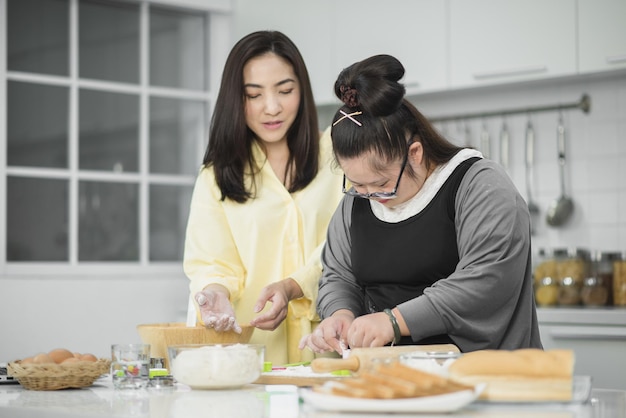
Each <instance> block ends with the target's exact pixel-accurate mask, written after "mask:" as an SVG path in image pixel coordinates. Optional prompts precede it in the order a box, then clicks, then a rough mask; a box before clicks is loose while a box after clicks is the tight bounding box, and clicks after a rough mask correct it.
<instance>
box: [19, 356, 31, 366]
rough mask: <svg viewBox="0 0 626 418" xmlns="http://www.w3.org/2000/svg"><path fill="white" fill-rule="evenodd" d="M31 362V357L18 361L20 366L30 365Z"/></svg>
mask: <svg viewBox="0 0 626 418" xmlns="http://www.w3.org/2000/svg"><path fill="white" fill-rule="evenodd" d="M32 362H33V358H32V357H26V358H24V359H22V360H20V363H21V364H32Z"/></svg>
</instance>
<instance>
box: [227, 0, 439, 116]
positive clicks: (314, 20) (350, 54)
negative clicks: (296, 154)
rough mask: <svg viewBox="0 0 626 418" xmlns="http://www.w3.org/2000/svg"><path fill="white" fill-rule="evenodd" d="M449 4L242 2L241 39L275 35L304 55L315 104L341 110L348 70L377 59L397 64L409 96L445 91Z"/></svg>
mask: <svg viewBox="0 0 626 418" xmlns="http://www.w3.org/2000/svg"><path fill="white" fill-rule="evenodd" d="M446 7H447V3H446V2H445V1H441V0H390V1H387V2H380V1H379V0H361V1H359V2H358V4H357V3H346V2H333V1H331V0H316V1H309V2H307V1H302V0H272V1H271V2H267V1H258V0H239V1H237V2H236V5H235V25H234V26H235V36H236V38H237V39H239V38H241V37H242V36H244V35H246V34H247V33H249V32H252V31H254V30H260V29H276V30H280V31H282V32H284V33H285V34H286V35H287V36H289V37H290V38H291V39H292V40H293V41H294V43H295V44H296V45H297V46H298V48H299V49H300V52H301V53H302V55H303V57H304V60H305V62H306V64H307V68H308V70H309V75H310V77H311V82H312V84H313V90H314V93H315V101H316V102H317V103H318V104H320V105H324V104H331V103H334V104H337V103H339V101H338V99H337V98H336V96H335V95H334V92H333V87H334V83H335V80H336V79H337V76H338V75H339V73H340V71H341V70H342V69H344V68H345V67H347V66H349V65H351V64H353V63H355V62H357V61H360V60H362V59H364V58H367V57H369V56H372V55H376V54H389V55H393V56H395V57H396V58H398V59H399V60H400V61H401V62H402V64H403V65H404V67H405V71H406V73H405V77H404V79H403V80H402V81H403V82H404V83H405V85H406V87H407V91H408V92H409V93H410V94H414V93H421V92H425V91H433V90H443V89H445V87H446V84H447V68H448V65H447V32H448V30H447V17H446Z"/></svg>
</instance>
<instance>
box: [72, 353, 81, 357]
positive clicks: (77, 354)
mask: <svg viewBox="0 0 626 418" xmlns="http://www.w3.org/2000/svg"><path fill="white" fill-rule="evenodd" d="M73 354H74V357H76V358H80V356H82V354H81V353H79V352H74V353H73Z"/></svg>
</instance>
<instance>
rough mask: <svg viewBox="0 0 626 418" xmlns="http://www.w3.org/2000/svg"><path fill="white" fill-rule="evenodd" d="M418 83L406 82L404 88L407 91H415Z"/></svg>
mask: <svg viewBox="0 0 626 418" xmlns="http://www.w3.org/2000/svg"><path fill="white" fill-rule="evenodd" d="M419 86H420V83H419V82H417V81H407V82H406V83H404V87H405V88H406V89H407V90H409V89H416V88H419Z"/></svg>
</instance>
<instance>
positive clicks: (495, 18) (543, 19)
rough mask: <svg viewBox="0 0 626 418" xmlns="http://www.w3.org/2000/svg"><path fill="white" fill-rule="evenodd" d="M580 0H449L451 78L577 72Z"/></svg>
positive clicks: (462, 82) (466, 80) (459, 82)
mask: <svg viewBox="0 0 626 418" xmlns="http://www.w3.org/2000/svg"><path fill="white" fill-rule="evenodd" d="M575 2H576V0H551V1H544V0H507V1H501V0H450V84H451V86H452V87H455V88H456V87H464V86H472V85H477V84H478V85H481V84H494V83H506V82H512V81H519V80H530V79H538V78H547V77H553V76H561V75H569V74H574V73H575V72H576V4H575Z"/></svg>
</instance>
